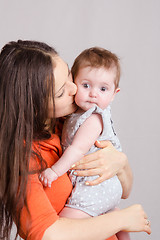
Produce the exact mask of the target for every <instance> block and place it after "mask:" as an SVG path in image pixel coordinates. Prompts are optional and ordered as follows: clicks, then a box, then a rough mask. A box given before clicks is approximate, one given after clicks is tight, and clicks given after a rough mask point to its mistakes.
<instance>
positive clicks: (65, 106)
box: [0, 41, 151, 240]
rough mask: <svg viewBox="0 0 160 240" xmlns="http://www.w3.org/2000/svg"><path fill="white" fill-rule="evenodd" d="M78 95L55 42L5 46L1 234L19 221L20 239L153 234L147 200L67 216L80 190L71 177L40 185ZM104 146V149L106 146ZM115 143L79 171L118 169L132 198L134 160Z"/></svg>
mask: <svg viewBox="0 0 160 240" xmlns="http://www.w3.org/2000/svg"><path fill="white" fill-rule="evenodd" d="M75 92H76V86H75V84H74V83H73V82H72V76H71V74H70V71H69V69H68V66H67V64H66V63H65V62H64V61H63V60H62V59H61V58H60V57H59V56H58V54H57V52H56V51H55V50H54V49H53V48H51V47H49V46H48V45H46V44H44V43H40V42H33V41H18V42H11V43H9V44H7V45H5V46H4V48H3V49H2V51H1V54H0V176H1V181H0V201H1V203H2V204H1V215H0V216H1V222H2V220H3V222H4V224H3V225H2V224H1V226H0V232H1V237H4V236H6V238H7V239H9V235H10V230H11V226H12V223H13V220H14V221H15V222H16V225H17V228H18V233H19V234H20V236H21V237H22V238H25V239H31V240H32V239H34V240H39V239H43V240H46V239H47V240H49V239H69V240H72V239H74V240H75V239H77V240H78V239H80V240H83V239H84V240H85V239H87V240H88V239H92V240H94V239H96V240H97V239H106V238H109V237H110V236H112V235H114V234H115V233H117V232H118V231H121V230H124V231H145V232H147V233H150V232H151V229H150V224H149V221H148V220H147V216H146V214H145V212H144V211H143V209H142V207H141V206H140V205H134V206H131V207H130V208H127V209H124V210H120V211H116V212H110V213H107V214H104V215H103V216H98V217H95V218H86V219H66V218H60V217H59V216H58V213H59V212H60V211H61V210H62V208H63V206H64V204H65V201H66V199H67V198H68V196H69V194H70V192H71V189H72V186H71V183H70V181H69V179H68V176H67V174H64V175H63V176H61V177H60V178H58V179H57V180H56V181H55V182H54V183H53V184H52V187H51V188H43V186H42V184H41V183H40V181H39V179H38V176H39V173H40V172H41V171H42V170H43V169H45V168H46V167H50V166H51V165H53V164H54V163H55V161H57V160H58V158H59V157H60V155H61V153H62V151H61V147H60V142H59V138H58V136H57V135H55V134H54V129H55V118H59V117H62V116H66V115H68V114H70V113H72V112H74V111H75V109H76V106H75V104H74V94H75ZM103 144H104V146H103ZM97 145H99V147H102V148H103V147H105V146H106V143H101V144H99V143H97ZM108 145H109V146H108ZM107 146H108V147H107V148H104V149H103V150H100V151H99V152H97V153H95V154H93V155H90V156H87V157H86V158H84V159H83V160H82V161H81V162H80V163H79V165H77V166H76V168H84V169H89V170H84V171H81V172H80V173H79V174H81V175H95V174H96V175H97V174H98V175H100V178H99V179H98V180H97V181H96V182H93V183H92V184H96V183H98V182H100V181H103V180H105V179H107V178H110V177H111V176H114V175H115V174H117V176H118V177H119V179H120V181H121V184H122V187H123V197H124V198H125V197H127V196H128V194H129V192H130V188H131V183H132V176H131V171H130V167H129V165H128V161H127V158H126V156H125V155H124V154H123V153H119V152H117V151H116V150H115V149H114V148H113V146H112V145H110V144H108V143H107ZM104 159H108V160H107V161H105V160H104ZM117 159H118V160H117ZM107 168H108V169H107ZM115 222H116V224H115ZM112 239H116V238H114V237H113V238H112Z"/></svg>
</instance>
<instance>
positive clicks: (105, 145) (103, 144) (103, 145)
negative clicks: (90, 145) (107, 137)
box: [95, 141, 113, 148]
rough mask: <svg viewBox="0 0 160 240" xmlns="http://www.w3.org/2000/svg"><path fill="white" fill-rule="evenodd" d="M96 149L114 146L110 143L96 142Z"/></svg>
mask: <svg viewBox="0 0 160 240" xmlns="http://www.w3.org/2000/svg"><path fill="white" fill-rule="evenodd" d="M95 145H96V147H98V148H105V147H111V146H113V145H112V143H111V142H110V141H96V142H95Z"/></svg>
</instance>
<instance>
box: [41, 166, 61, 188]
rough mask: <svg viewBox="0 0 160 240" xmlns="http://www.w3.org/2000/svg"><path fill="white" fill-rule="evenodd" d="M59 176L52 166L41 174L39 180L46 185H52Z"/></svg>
mask: <svg viewBox="0 0 160 240" xmlns="http://www.w3.org/2000/svg"><path fill="white" fill-rule="evenodd" d="M57 178H58V175H57V174H56V173H55V172H54V171H53V170H52V169H51V168H47V169H46V170H44V171H43V172H42V173H41V174H40V175H39V180H40V181H41V183H42V184H43V185H44V186H45V187H51V184H52V182H53V181H55V180H56V179H57Z"/></svg>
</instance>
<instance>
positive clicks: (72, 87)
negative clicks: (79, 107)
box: [69, 82, 77, 96]
mask: <svg viewBox="0 0 160 240" xmlns="http://www.w3.org/2000/svg"><path fill="white" fill-rule="evenodd" d="M76 92H77V86H76V84H75V83H74V82H70V86H69V95H70V96H72V95H75V94H76Z"/></svg>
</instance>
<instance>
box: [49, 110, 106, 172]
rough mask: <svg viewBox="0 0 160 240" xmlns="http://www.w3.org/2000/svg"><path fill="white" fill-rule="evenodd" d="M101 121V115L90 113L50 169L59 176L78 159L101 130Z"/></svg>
mask: <svg viewBox="0 0 160 240" xmlns="http://www.w3.org/2000/svg"><path fill="white" fill-rule="evenodd" d="M102 129H103V123H102V118H101V115H99V114H97V113H95V114H92V115H91V116H90V117H89V118H88V119H87V120H86V121H85V122H84V123H83V124H82V125H81V126H80V128H79V129H78V131H77V132H76V134H75V136H74V139H73V142H72V144H71V145H70V146H69V147H68V148H67V149H66V150H65V152H64V153H63V155H62V157H61V158H60V159H59V160H58V161H57V162H56V163H55V164H54V165H53V166H52V167H51V169H52V170H53V171H54V172H55V173H56V174H57V175H58V176H61V175H63V174H64V173H65V172H67V171H68V170H69V169H70V168H71V166H72V165H73V164H74V163H75V162H77V161H79V160H80V159H81V158H82V157H83V156H84V155H85V154H86V153H87V152H88V151H89V149H90V148H91V146H92V145H93V144H94V143H95V141H96V140H97V138H98V136H99V135H100V133H101V132H102Z"/></svg>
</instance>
